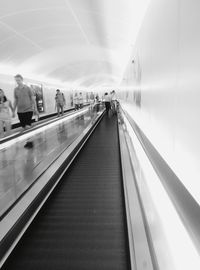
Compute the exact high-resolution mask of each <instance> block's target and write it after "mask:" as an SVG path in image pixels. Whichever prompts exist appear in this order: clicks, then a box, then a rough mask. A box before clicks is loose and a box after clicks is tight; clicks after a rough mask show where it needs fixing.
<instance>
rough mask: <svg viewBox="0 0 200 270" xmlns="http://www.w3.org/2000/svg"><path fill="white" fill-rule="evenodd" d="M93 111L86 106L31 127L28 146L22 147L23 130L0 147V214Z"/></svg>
mask: <svg viewBox="0 0 200 270" xmlns="http://www.w3.org/2000/svg"><path fill="white" fill-rule="evenodd" d="M97 115H98V114H97V113H96V112H92V111H90V110H87V109H86V110H85V111H84V112H82V113H80V114H79V115H78V116H73V117H71V118H70V119H69V117H66V118H64V119H62V120H58V121H57V122H55V123H53V124H51V125H47V126H46V127H45V128H43V129H41V130H40V129H38V130H36V131H34V134H32V133H33V132H31V134H30V135H29V137H30V136H31V140H32V141H33V142H34V147H33V148H32V149H26V148H24V144H25V142H26V141H27V136H28V135H27V134H26V136H20V137H19V138H18V139H17V141H13V140H11V141H10V142H8V143H7V144H6V147H5V146H4V148H3V149H1V150H0V216H1V215H2V214H3V213H4V212H5V211H6V210H7V209H8V208H9V207H10V206H11V205H12V204H13V203H14V202H15V201H16V199H17V198H19V196H20V195H21V194H22V193H23V192H24V191H25V190H26V189H27V188H28V187H29V186H30V185H31V184H33V183H34V181H36V179H37V177H39V175H40V174H41V172H42V171H44V170H45V169H46V168H48V166H49V164H50V163H51V162H53V160H55V158H56V156H58V155H59V154H60V153H61V152H62V151H63V150H64V149H66V148H67V147H68V146H69V145H70V144H71V143H72V142H73V141H74V140H75V139H76V138H77V137H78V136H79V135H80V134H81V133H82V132H83V130H84V129H86V128H87V126H88V125H89V124H90V123H91V122H92V121H94V120H95V119H96V117H97Z"/></svg>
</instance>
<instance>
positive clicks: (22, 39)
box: [0, 0, 149, 87]
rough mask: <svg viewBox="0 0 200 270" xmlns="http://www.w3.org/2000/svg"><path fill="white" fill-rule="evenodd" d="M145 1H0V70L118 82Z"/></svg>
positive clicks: (69, 79) (84, 81) (86, 81)
mask: <svg viewBox="0 0 200 270" xmlns="http://www.w3.org/2000/svg"><path fill="white" fill-rule="evenodd" d="M148 1H149V0H34V1H33V0H0V72H1V73H7V74H8V73H11V71H15V72H21V73H23V75H24V76H27V77H32V78H33V77H34V78H35V79H39V78H41V77H43V78H45V79H46V80H47V81H48V79H51V81H52V79H55V80H56V81H59V80H60V82H62V83H63V84H65V85H69V84H74V85H78V84H80V87H81V86H82V85H83V84H84V86H85V85H87V86H89V85H91V86H94V85H95V86H96V85H98V84H99V86H101V85H105V83H106V84H107V83H112V85H113V84H118V83H119V82H120V80H121V77H122V76H123V72H124V68H125V66H126V63H127V61H128V59H129V56H130V52H131V49H132V44H133V42H134V40H135V37H136V35H137V31H138V29H139V26H140V24H141V21H142V18H143V16H144V12H145V10H146V7H147V4H148Z"/></svg>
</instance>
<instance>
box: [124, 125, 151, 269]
mask: <svg viewBox="0 0 200 270" xmlns="http://www.w3.org/2000/svg"><path fill="white" fill-rule="evenodd" d="M124 129H125V127H124V126H123V124H121V123H120V121H119V137H120V151H121V162H122V172H123V183H124V193H125V203H126V216H127V224H128V237H129V248H130V258H131V269H132V270H153V269H155V268H154V266H153V263H152V257H151V252H150V248H149V244H148V240H147V235H146V230H145V221H144V218H143V214H142V208H141V204H140V200H139V194H138V191H137V188H136V181H135V174H134V171H133V167H132V164H131V160H130V154H129V150H130V149H129V148H128V145H127V138H126V135H125V130H124Z"/></svg>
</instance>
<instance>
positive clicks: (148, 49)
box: [123, 0, 200, 203]
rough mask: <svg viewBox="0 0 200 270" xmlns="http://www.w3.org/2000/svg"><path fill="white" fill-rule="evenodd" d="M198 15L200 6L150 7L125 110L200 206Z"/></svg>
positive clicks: (186, 0) (179, 2)
mask: <svg viewBox="0 0 200 270" xmlns="http://www.w3.org/2000/svg"><path fill="white" fill-rule="evenodd" d="M199 11H200V1H199V0H152V1H151V3H150V6H149V8H148V11H147V14H146V16H145V20H144V23H143V25H142V28H141V30H140V33H139V36H138V39H137V43H136V46H135V49H134V52H133V55H132V58H131V59H130V63H129V66H128V68H127V71H126V74H125V75H124V77H125V79H124V83H123V86H126V85H127V86H129V87H130V85H131V87H132V88H134V90H133V89H132V90H129V92H128V93H127V95H128V97H127V98H126V95H125V94H123V98H124V100H125V101H124V102H123V106H124V108H126V109H127V110H128V111H129V112H130V113H131V114H132V116H133V118H134V119H135V120H136V122H137V123H138V124H139V126H140V127H141V128H142V130H143V131H144V132H145V134H146V135H147V137H148V138H149V139H150V140H151V142H152V143H153V144H154V146H155V147H156V148H157V150H158V151H159V152H160V154H161V155H162V156H163V157H164V158H165V160H166V161H167V163H168V164H169V165H170V166H171V168H172V169H173V170H174V171H175V173H176V174H177V176H178V177H179V178H180V179H181V181H182V182H183V183H184V185H185V186H186V187H187V189H188V190H189V191H190V192H191V194H192V195H193V196H194V197H195V199H196V200H197V201H198V202H199V203H200V166H199V161H200V16H199ZM132 59H134V60H135V63H134V64H132V63H131V61H132ZM138 66H140V68H141V76H138V73H139V71H138V69H139V67H138ZM130 74H132V76H130ZM140 89H141V108H138V107H137V106H136V105H135V103H134V101H133V91H136V90H140Z"/></svg>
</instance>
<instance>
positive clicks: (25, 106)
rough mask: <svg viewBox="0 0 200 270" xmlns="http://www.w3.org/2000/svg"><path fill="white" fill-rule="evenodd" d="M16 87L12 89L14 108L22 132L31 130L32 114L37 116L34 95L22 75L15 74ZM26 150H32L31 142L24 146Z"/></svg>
mask: <svg viewBox="0 0 200 270" xmlns="http://www.w3.org/2000/svg"><path fill="white" fill-rule="evenodd" d="M14 78H15V81H16V83H17V87H16V88H15V89H14V106H13V107H14V108H13V112H15V110H16V108H17V114H18V118H19V121H20V124H21V126H22V128H23V130H26V129H29V128H31V123H32V117H33V113H35V114H36V115H39V113H38V111H37V106H36V102H35V97H34V94H33V92H32V90H31V88H30V87H29V86H27V85H25V84H24V79H23V77H22V75H20V74H17V75H16V76H15V77H14ZM24 147H26V148H32V147H33V142H32V141H29V140H28V141H27V142H26V144H25V145H24Z"/></svg>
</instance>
